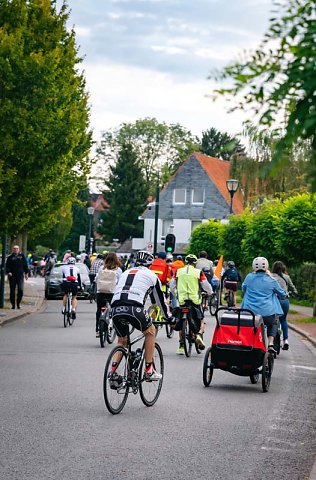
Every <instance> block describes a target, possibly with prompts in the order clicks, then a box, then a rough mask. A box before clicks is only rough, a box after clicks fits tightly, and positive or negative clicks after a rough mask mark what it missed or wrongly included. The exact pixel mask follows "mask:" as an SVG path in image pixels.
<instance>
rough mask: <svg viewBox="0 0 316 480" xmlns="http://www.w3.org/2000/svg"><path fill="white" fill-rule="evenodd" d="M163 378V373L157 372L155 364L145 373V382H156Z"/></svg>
mask: <svg viewBox="0 0 316 480" xmlns="http://www.w3.org/2000/svg"><path fill="white" fill-rule="evenodd" d="M161 379H162V374H161V373H158V372H156V370H155V369H154V367H153V366H151V367H150V369H149V370H147V371H146V372H145V375H144V380H145V382H155V381H157V380H161Z"/></svg>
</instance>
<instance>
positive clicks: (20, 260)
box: [5, 253, 29, 275]
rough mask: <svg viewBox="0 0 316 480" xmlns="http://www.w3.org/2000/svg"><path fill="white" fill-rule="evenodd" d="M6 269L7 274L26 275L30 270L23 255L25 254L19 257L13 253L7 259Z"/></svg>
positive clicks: (20, 254)
mask: <svg viewBox="0 0 316 480" xmlns="http://www.w3.org/2000/svg"><path fill="white" fill-rule="evenodd" d="M5 269H6V273H7V274H8V273H12V275H23V274H24V273H28V271H29V269H28V266H27V262H26V258H25V255H23V253H18V255H14V253H11V255H9V256H8V258H7V262H6V266H5Z"/></svg>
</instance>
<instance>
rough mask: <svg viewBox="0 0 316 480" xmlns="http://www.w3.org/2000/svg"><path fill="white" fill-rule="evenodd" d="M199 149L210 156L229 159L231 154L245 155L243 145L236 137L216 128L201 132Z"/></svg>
mask: <svg viewBox="0 0 316 480" xmlns="http://www.w3.org/2000/svg"><path fill="white" fill-rule="evenodd" d="M200 150H201V152H202V153H205V154H206V155H210V156H211V157H216V158H222V159H223V160H230V159H231V158H232V156H233V155H245V153H246V151H245V147H244V146H243V145H241V143H240V141H239V140H238V138H236V137H232V136H230V135H228V134H227V133H225V132H220V131H219V130H216V128H210V129H209V130H206V131H205V132H203V133H202V140H201V147H200Z"/></svg>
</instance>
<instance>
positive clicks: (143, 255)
mask: <svg viewBox="0 0 316 480" xmlns="http://www.w3.org/2000/svg"><path fill="white" fill-rule="evenodd" d="M153 261H154V256H153V255H152V254H151V253H149V252H147V251H145V250H140V251H139V252H137V254H136V263H137V264H139V265H144V266H146V267H147V266H149V265H151V264H152V263H153Z"/></svg>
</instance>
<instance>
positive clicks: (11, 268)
mask: <svg viewBox="0 0 316 480" xmlns="http://www.w3.org/2000/svg"><path fill="white" fill-rule="evenodd" d="M6 274H7V275H8V280H9V285H10V302H11V305H12V308H13V309H14V308H15V290H16V288H17V290H18V293H17V298H16V306H17V308H21V307H20V305H21V300H22V297H23V287H24V277H25V279H26V280H27V278H28V266H27V261H26V258H25V255H23V253H21V252H20V247H19V245H14V247H13V251H12V253H11V255H9V256H8V258H7V261H6Z"/></svg>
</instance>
